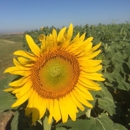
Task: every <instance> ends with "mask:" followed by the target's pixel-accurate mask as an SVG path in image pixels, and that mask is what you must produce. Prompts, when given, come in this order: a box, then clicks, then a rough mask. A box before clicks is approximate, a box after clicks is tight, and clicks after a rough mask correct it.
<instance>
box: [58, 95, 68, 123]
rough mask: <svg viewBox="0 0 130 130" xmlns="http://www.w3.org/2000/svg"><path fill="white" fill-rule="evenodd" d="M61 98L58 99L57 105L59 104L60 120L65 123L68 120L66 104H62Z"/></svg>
mask: <svg viewBox="0 0 130 130" xmlns="http://www.w3.org/2000/svg"><path fill="white" fill-rule="evenodd" d="M63 98H64V97H63ZM63 98H60V99H59V106H60V111H61V116H62V122H63V123H65V122H67V120H68V113H67V111H66V105H65V104H64V99H63Z"/></svg>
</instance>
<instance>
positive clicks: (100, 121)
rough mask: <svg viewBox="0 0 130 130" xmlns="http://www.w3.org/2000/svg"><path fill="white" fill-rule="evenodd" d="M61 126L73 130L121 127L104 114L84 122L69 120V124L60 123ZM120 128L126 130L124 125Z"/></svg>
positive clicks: (101, 129) (114, 128) (104, 129)
mask: <svg viewBox="0 0 130 130" xmlns="http://www.w3.org/2000/svg"><path fill="white" fill-rule="evenodd" d="M60 126H62V127H69V128H71V130H116V129H117V128H118V127H119V126H117V124H114V123H113V121H112V120H111V119H110V118H109V117H108V116H107V115H106V114H104V113H103V114H101V115H99V117H97V118H93V117H91V118H90V119H84V120H81V119H78V120H76V121H75V122H73V121H72V120H68V122H67V123H64V124H63V123H60V124H58V125H57V127H60ZM120 126H121V127H122V128H124V127H123V126H122V125H120ZM117 130H118V129H117ZM119 130H120V129H119ZM123 130H126V129H123Z"/></svg>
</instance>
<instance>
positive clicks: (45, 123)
mask: <svg viewBox="0 0 130 130" xmlns="http://www.w3.org/2000/svg"><path fill="white" fill-rule="evenodd" d="M52 123H53V121H52V122H51V123H50V124H49V123H48V117H47V115H46V116H45V118H44V119H43V130H51V125H52Z"/></svg>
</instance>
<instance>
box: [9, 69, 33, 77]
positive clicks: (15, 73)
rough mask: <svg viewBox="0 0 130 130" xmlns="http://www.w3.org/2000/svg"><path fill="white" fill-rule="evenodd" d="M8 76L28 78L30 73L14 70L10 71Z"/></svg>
mask: <svg viewBox="0 0 130 130" xmlns="http://www.w3.org/2000/svg"><path fill="white" fill-rule="evenodd" d="M10 74H14V75H21V76H25V77H27V76H29V75H30V74H31V71H27V70H16V71H12V72H10Z"/></svg>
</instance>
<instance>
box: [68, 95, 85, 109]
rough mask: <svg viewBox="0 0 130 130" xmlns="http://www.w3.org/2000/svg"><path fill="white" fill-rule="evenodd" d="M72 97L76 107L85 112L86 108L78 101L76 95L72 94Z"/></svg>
mask: <svg viewBox="0 0 130 130" xmlns="http://www.w3.org/2000/svg"><path fill="white" fill-rule="evenodd" d="M70 97H71V99H72V100H73V102H74V103H75V105H76V106H77V107H78V108H79V109H80V110H81V111H84V109H85V108H84V106H83V105H82V104H81V103H80V102H79V101H78V100H77V99H76V97H75V95H74V94H73V92H71V93H70Z"/></svg>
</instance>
